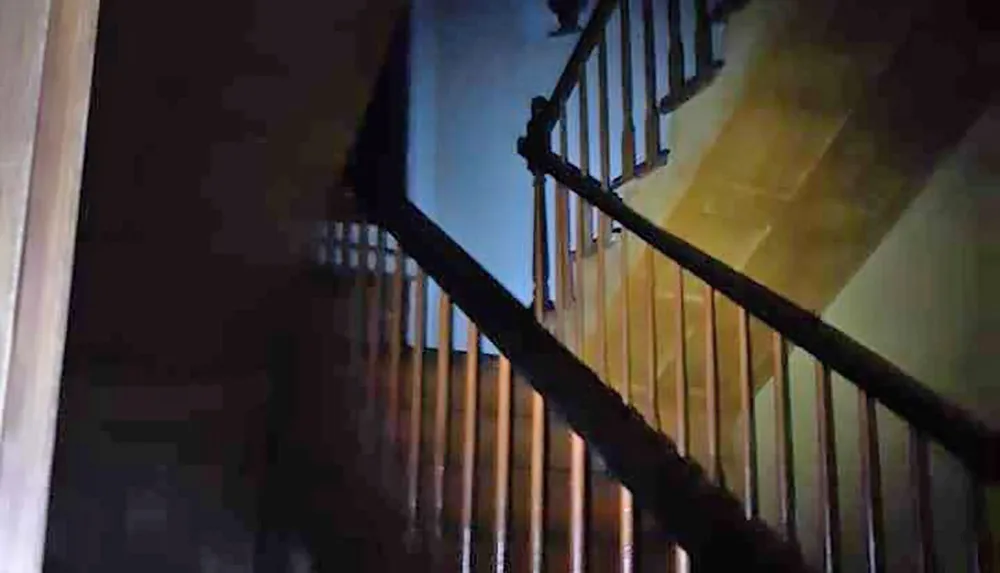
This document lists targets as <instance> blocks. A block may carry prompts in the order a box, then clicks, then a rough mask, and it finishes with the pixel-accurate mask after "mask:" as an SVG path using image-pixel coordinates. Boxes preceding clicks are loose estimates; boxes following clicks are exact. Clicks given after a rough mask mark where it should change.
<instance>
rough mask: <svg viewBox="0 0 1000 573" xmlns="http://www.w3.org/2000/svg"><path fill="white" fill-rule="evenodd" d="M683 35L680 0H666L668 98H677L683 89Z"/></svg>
mask: <svg viewBox="0 0 1000 573" xmlns="http://www.w3.org/2000/svg"><path fill="white" fill-rule="evenodd" d="M683 37H684V33H683V32H682V31H681V0H667V39H668V44H667V84H668V88H669V93H668V96H669V97H670V98H678V97H679V95H680V93H681V91H682V90H683V89H684V40H683Z"/></svg>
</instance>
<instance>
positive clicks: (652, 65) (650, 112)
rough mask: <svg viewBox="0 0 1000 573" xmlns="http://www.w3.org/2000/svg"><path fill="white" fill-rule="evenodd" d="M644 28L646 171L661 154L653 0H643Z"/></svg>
mask: <svg viewBox="0 0 1000 573" xmlns="http://www.w3.org/2000/svg"><path fill="white" fill-rule="evenodd" d="M642 29H643V40H644V42H643V43H644V47H645V50H644V51H645V58H644V61H645V72H646V172H647V173H648V172H649V171H652V170H653V168H654V167H655V166H656V163H657V160H658V158H659V155H660V110H659V107H658V106H657V103H656V31H655V29H654V26H653V0H642Z"/></svg>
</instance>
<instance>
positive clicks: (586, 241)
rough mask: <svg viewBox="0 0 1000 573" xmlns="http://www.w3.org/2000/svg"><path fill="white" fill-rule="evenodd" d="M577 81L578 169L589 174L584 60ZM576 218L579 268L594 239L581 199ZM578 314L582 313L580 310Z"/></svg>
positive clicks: (589, 216) (587, 210) (589, 214)
mask: <svg viewBox="0 0 1000 573" xmlns="http://www.w3.org/2000/svg"><path fill="white" fill-rule="evenodd" d="M577 83H578V87H577V89H578V90H579V95H580V171H581V172H583V174H584V175H590V106H589V100H590V95H589V93H588V91H589V88H588V85H587V63H586V62H584V63H583V64H581V65H580V78H579V81H578V82H577ZM577 219H578V220H579V221H582V222H583V225H582V227H581V230H580V232H579V233H577V241H576V262H577V268H580V264H581V261H582V260H583V256H584V255H585V254H587V253H589V252H590V251H591V248H592V243H593V241H594V239H593V237H594V230H593V229H592V227H593V223H594V215H593V210H592V209H591V208H590V206H589V205H587V204H586V203H585V202H584V201H583V200H582V199H580V200H578V201H577ZM578 274H579V273H578ZM576 301H577V304H580V303H582V302H583V299H582V297H576ZM580 314H581V315H582V311H581V313H580Z"/></svg>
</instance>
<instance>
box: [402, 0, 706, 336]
mask: <svg viewBox="0 0 1000 573" xmlns="http://www.w3.org/2000/svg"><path fill="white" fill-rule="evenodd" d="M593 4H594V2H593V1H591V2H588V3H587V10H586V11H585V14H584V16H583V17H582V18H581V23H585V22H586V21H587V17H588V16H589V9H590V8H592V7H593ZM654 4H655V6H654V18H655V22H656V34H657V38H658V42H660V43H661V44H663V45H664V46H665V42H666V39H665V38H666V30H665V28H666V3H665V2H663V1H657V2H655V3H654ZM630 5H631V10H632V34H631V37H632V52H631V57H632V62H633V63H632V67H633V76H634V100H635V106H634V107H635V109H634V115H633V118H632V119H633V123H634V124H635V127H636V141H637V142H642V141H643V137H644V128H643V117H644V107H643V104H642V101H641V100H642V97H643V96H642V94H643V90H644V79H643V74H642V42H641V39H642V36H641V34H642V32H641V27H642V21H641V17H640V3H639V2H637V1H633V2H632V3H631V4H630ZM413 14H414V17H413V33H412V44H411V46H412V52H411V57H412V63H411V90H412V92H411V98H412V99H411V104H410V119H409V129H410V145H409V149H410V152H409V160H408V168H409V174H408V192H409V195H410V198H411V199H412V200H413V201H414V202H415V203H416V204H417V205H418V206H419V207H421V208H422V209H423V210H424V211H425V212H426V213H427V214H429V215H430V216H431V217H432V218H433V219H434V220H435V221H436V222H437V223H438V224H439V225H441V227H443V228H444V230H445V231H446V232H447V233H449V234H450V235H451V236H452V237H453V238H454V239H455V240H456V241H457V242H458V243H459V244H460V245H462V246H463V247H464V248H465V249H466V250H467V251H468V252H469V253H470V254H471V255H472V256H473V257H474V258H476V259H477V260H478V261H479V262H480V263H481V264H482V265H483V266H485V267H486V269H487V270H488V271H490V272H491V273H492V274H493V275H494V276H495V277H496V278H497V279H498V280H499V281H500V282H501V283H502V284H503V285H504V286H505V287H506V288H507V289H509V290H510V291H511V292H512V293H513V294H514V295H515V296H516V297H517V298H518V299H520V300H521V301H522V302H524V303H528V302H529V301H530V300H531V298H532V277H531V252H532V251H531V249H532V207H531V206H532V193H533V189H532V180H531V175H530V173H529V172H528V170H527V168H526V165H525V163H524V161H523V159H521V158H520V156H518V155H517V153H516V141H517V138H518V137H519V136H521V135H523V133H524V128H525V125H526V122H527V120H528V117H529V112H530V110H529V108H530V101H531V98H532V97H535V96H538V95H547V94H548V93H549V92H550V91H551V89H552V87H553V86H554V85H555V82H556V80H557V79H558V77H559V74H560V73H561V71H562V68H563V66H564V65H565V63H566V61H567V59H568V57H569V54H570V52H571V51H572V49H573V46H574V45H575V44H576V42H577V40H578V38H579V36H578V35H569V36H563V37H556V38H553V37H549V35H548V33H549V32H550V31H552V30H554V29H555V28H556V21H555V17H554V16H552V15H551V13H550V12H549V11H548V8H547V7H546V3H545V2H543V1H542V0H503V1H499V2H497V1H489V0H471V1H459V0H418V1H417V2H415V3H414V12H413ZM682 17H683V19H684V21H685V30H687V31H688V32H690V33H691V34H693V28H694V27H693V25H691V21H692V19H693V4H691V3H689V2H685V3H683V6H682ZM607 29H608V36H607V37H608V61H609V79H608V83H609V100H610V101H611V102H612V106H611V109H610V110H609V130H610V134H611V135H610V137H611V139H612V141H613V142H615V141H618V138H619V137H620V134H621V133H622V124H623V122H622V117H623V116H622V111H621V106H620V104H615V103H614V102H620V101H621V96H620V94H621V79H620V69H621V47H620V45H621V34H620V23H619V18H618V16H617V13H616V15H615V16H614V17H613V18H612V20H611V21H610V23H609V24H608V28H607ZM687 41H688V43H689V45H690V44H691V38H688V39H687ZM688 60H691V61H689V62H688V67H689V69H693V55H692V54H691V53H689V54H688ZM657 68H658V70H660V73H659V76H658V78H657V84H658V89H657V94H658V95H663V94H664V93H666V74H665V72H664V70H666V50H665V49H662V46H658V49H657ZM588 73H589V75H590V78H591V81H590V84H589V88H590V92H589V93H590V94H591V95H590V101H591V104H590V110H589V111H590V125H591V132H592V134H593V135H592V136H591V146H590V161H591V165H595V166H596V165H599V162H598V159H599V158H598V146H597V135H596V133H597V117H598V116H597V114H598V111H597V80H596V78H597V58H596V56H595V57H592V58H591V61H590V62H589V64H588ZM567 114H568V116H570V118H571V119H570V122H569V142H570V149H569V158H570V161H572V162H573V163H575V164H579V163H580V150H579V147H578V139H577V134H578V128H579V122H578V117H579V108H578V98H577V96H576V95H574V96H572V97H571V99H570V101H569V102H568V104H567ZM667 124H668V122H666V121H664V122H662V124H661V126H660V131H661V134H660V138H661V141H663V142H665V141H666V140H667V135H668V125H667ZM556 133H558V132H556ZM554 145H556V146H558V137H556V138H555V140H554ZM637 147H638V148H640V150H639V160H642V159H643V152H642V150H641V147H642V146H641V144H639V145H637ZM557 149H558V147H557ZM612 149H617V144H616V145H613V146H612ZM611 171H612V174H619V173H621V158H620V155H618V154H617V153H615V154H613V156H612V158H611ZM548 193H549V205H550V206H551V205H552V186H551V183H550V184H549V189H548ZM549 218H550V220H549V231H550V237H551V236H552V232H553V231H554V229H553V220H552V219H553V216H552V209H551V207H550V209H549ZM429 300H430V304H431V305H432V306H431V308H432V309H433V308H435V307H434V306H433V305H434V304H436V303H435V301H436V300H437V295H436V289H433V288H432V289H431V292H430V298H429ZM429 316H431V320H430V324H429V329H430V332H431V336H430V341H431V344H432V345H435V346H436V313H431V314H430V315H429ZM456 332H464V326H463V325H462V324H461V321H458V320H457V321H456ZM463 336H464V335H463ZM459 346H460V347H461V348H464V342H463V343H461V344H459Z"/></svg>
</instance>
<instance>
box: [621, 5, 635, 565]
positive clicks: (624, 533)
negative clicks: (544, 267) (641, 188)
mask: <svg viewBox="0 0 1000 573" xmlns="http://www.w3.org/2000/svg"><path fill="white" fill-rule="evenodd" d="M626 5H627V2H623V3H622V6H623V7H624V6H626ZM628 243H629V241H628V233H627V232H625V233H622V238H621V253H620V257H619V258H620V261H621V265H620V267H619V271H618V272H619V273H621V297H620V298H621V308H620V309H619V312H621V323H622V333H621V357H622V358H621V368H622V373H621V376H622V380H621V395H622V400H623V401H624V402H625V403H626V404H632V364H631V361H632V357H631V350H632V340H631V331H630V325H629V323H630V320H629V319H630V317H629V311H630V308H629V264H628ZM620 502H621V508H620V509H621V527H620V533H619V541H620V548H621V555H620V558H621V571H622V573H631V572H632V571H635V570H637V569H638V566H637V563H636V560H637V558H638V552H637V547H636V541H637V539H636V535H635V529H636V514H635V506H634V503H633V499H632V492H630V491H629V490H628V488H626V487H625V486H622V487H621V492H620Z"/></svg>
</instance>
